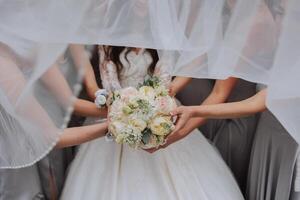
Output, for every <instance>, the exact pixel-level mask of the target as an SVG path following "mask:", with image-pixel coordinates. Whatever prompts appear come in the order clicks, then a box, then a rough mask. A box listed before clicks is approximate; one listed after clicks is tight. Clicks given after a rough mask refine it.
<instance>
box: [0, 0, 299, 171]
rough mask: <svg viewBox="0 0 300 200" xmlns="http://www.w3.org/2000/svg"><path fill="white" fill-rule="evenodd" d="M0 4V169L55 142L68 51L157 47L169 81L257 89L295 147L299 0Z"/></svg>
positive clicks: (64, 109)
mask: <svg viewBox="0 0 300 200" xmlns="http://www.w3.org/2000/svg"><path fill="white" fill-rule="evenodd" d="M0 5H1V6H0V42H1V43H0V44H1V45H0V69H1V73H0V93H1V96H0V105H1V117H0V133H1V134H0V144H1V145H0V152H1V155H0V167H19V166H25V165H29V164H32V163H33V162H34V161H37V160H38V159H39V158H41V157H43V156H44V155H45V154H46V153H47V152H48V151H49V150H50V149H51V148H52V147H53V146H54V144H55V143H56V141H57V139H58V137H59V135H60V132H61V130H62V128H63V127H64V125H65V124H66V122H67V121H68V115H69V114H70V112H71V109H72V101H73V100H72V99H74V96H75V95H76V94H75V93H76V92H75V91H76V90H77V89H75V90H74V89H73V87H78V86H77V84H78V81H79V79H80V78H79V79H78V78H77V77H80V73H79V71H80V70H79V69H78V68H76V67H75V66H73V64H72V62H71V60H69V59H67V60H68V61H70V62H67V63H69V64H63V62H62V60H65V59H63V58H62V57H64V56H63V55H64V54H65V53H64V51H65V49H66V48H67V47H68V45H69V44H70V43H81V44H108V45H122V46H135V47H146V48H155V49H160V56H161V57H165V56H166V55H167V56H168V58H169V59H170V60H171V61H172V65H171V67H170V72H171V73H172V74H173V75H181V76H191V77H195V78H216V79H225V78H227V77H229V76H235V77H239V78H243V79H246V80H249V81H253V82H258V83H263V84H265V85H267V87H268V100H267V105H268V108H269V109H270V110H271V111H272V112H273V113H274V114H275V115H276V117H277V118H278V119H279V120H280V121H281V122H282V123H283V125H284V126H285V128H286V129H287V130H288V131H289V132H290V134H291V135H292V136H293V137H294V138H295V139H296V140H297V141H298V142H299V141H300V124H299V123H298V122H299V119H300V114H299V113H300V108H299V106H298V105H300V101H299V100H300V90H299V89H298V88H297V86H298V85H300V67H299V63H300V62H299V58H300V57H299V51H300V39H299V35H300V26H299V25H300V24H299V23H300V2H299V1H298V0H172V1H171V0H166V1H161V0H86V1H79V0H62V1H59V2H57V1H55V2H54V1H35V0H25V1H18V0H0ZM57 69H58V70H57ZM53 74H54V75H53ZM55 74H56V75H55ZM58 74H60V75H58ZM63 76H64V77H66V79H67V80H68V84H66V83H63V82H64V81H63V80H64V79H63V78H62V77H63ZM57 77H60V78H57ZM63 85H65V86H66V85H67V86H68V87H65V86H63ZM70 88H71V89H70Z"/></svg>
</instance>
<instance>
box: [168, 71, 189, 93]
mask: <svg viewBox="0 0 300 200" xmlns="http://www.w3.org/2000/svg"><path fill="white" fill-rule="evenodd" d="M191 81H192V78H189V77H183V76H176V77H175V78H174V80H173V81H172V82H171V85H170V96H175V95H176V94H177V93H178V92H180V91H181V90H182V89H183V88H185V87H186V86H187V85H188V84H189V83H190V82H191Z"/></svg>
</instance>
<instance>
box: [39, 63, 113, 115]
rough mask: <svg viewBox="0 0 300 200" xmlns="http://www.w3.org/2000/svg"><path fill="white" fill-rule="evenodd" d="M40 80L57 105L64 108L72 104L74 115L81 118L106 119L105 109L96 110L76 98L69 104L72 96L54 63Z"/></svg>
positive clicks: (85, 101)
mask: <svg viewBox="0 0 300 200" xmlns="http://www.w3.org/2000/svg"><path fill="white" fill-rule="evenodd" d="M42 80H43V83H44V84H45V85H46V87H47V88H48V89H49V90H50V91H51V92H52V93H53V94H54V95H55V97H56V99H57V100H58V101H59V103H60V104H61V105H63V106H64V107H65V108H66V107H68V106H69V105H71V104H72V103H73V105H74V113H75V114H77V115H81V116H92V117H97V116H103V117H106V114H107V111H106V109H105V108H101V109H99V108H97V106H96V105H95V104H94V103H93V102H90V101H87V100H82V99H78V98H75V100H74V102H71V100H72V99H71V97H72V96H73V94H72V91H71V89H70V87H69V85H68V83H67V81H66V79H65V77H64V76H63V74H62V73H61V71H60V70H59V68H58V66H57V64H56V63H55V64H53V66H52V67H51V68H50V69H48V70H47V72H46V73H45V74H44V75H43V77H42Z"/></svg>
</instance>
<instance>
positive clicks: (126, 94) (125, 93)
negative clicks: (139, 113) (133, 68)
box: [120, 87, 138, 101]
mask: <svg viewBox="0 0 300 200" xmlns="http://www.w3.org/2000/svg"><path fill="white" fill-rule="evenodd" d="M120 95H121V99H123V100H125V101H128V100H129V99H131V98H132V97H135V96H137V95H138V90H137V89H136V88H134V87H127V88H124V89H122V90H120Z"/></svg>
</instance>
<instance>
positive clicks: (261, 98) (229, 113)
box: [193, 90, 266, 119]
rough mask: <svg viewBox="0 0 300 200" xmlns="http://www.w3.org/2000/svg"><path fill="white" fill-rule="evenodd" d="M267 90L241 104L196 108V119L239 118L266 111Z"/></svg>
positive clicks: (240, 102)
mask: <svg viewBox="0 0 300 200" xmlns="http://www.w3.org/2000/svg"><path fill="white" fill-rule="evenodd" d="M265 100H266V90H262V91H260V92H259V93H257V94H256V95H254V96H252V97H250V98H248V99H246V100H243V101H239V102H232V103H221V104H215V105H203V106H195V107H194V109H193V110H194V113H193V116H194V117H203V116H204V117H205V118H214V119H217V118H239V117H245V116H249V115H252V114H255V113H258V112H261V111H263V110H265V109H266V104H265Z"/></svg>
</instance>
